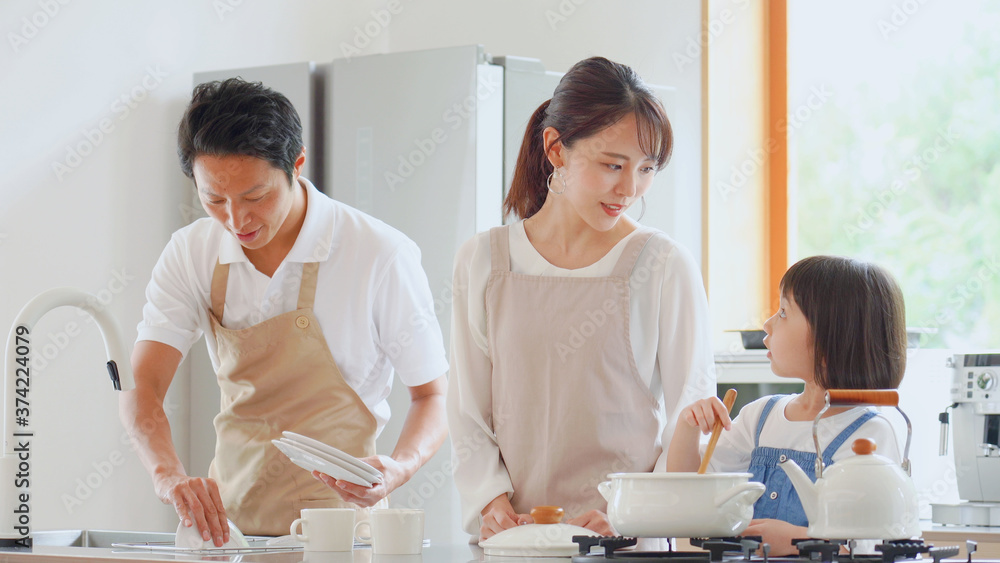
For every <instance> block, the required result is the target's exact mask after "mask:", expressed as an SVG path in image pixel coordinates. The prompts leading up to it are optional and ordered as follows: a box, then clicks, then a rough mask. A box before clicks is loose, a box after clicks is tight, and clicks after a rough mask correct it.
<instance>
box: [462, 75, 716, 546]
mask: <svg viewBox="0 0 1000 563" xmlns="http://www.w3.org/2000/svg"><path fill="white" fill-rule="evenodd" d="M672 146H673V140H672V135H671V132H670V122H669V121H668V120H667V116H666V114H665V113H664V111H663V107H662V106H661V105H660V102H659V101H658V100H657V99H656V97H655V96H654V95H653V93H652V91H651V90H650V89H649V88H648V87H647V86H646V85H645V84H644V83H643V82H642V80H641V79H640V78H639V76H638V75H637V74H636V73H635V72H634V71H633V70H632V69H630V68H629V67H627V66H625V65H622V64H619V63H615V62H613V61H609V60H607V59H605V58H601V57H593V58H590V59H586V60H584V61H580V62H579V63H577V64H576V65H574V66H573V67H572V68H571V69H570V70H569V71H568V72H567V73H566V74H565V75H564V76H563V78H562V80H560V82H559V86H557V87H556V89H555V91H554V92H553V94H552V99H551V100H549V101H546V102H545V103H543V104H542V105H541V106H540V107H539V108H538V109H537V110H535V113H534V115H532V117H531V120H530V121H529V123H528V127H527V130H526V131H525V136H524V141H523V143H522V145H521V150H520V153H519V155H518V158H517V165H516V166H515V170H514V178H513V181H512V183H511V186H510V190H509V191H508V192H507V199H506V202H505V205H504V210H505V212H506V213H508V214H510V215H514V216H515V217H517V218H519V219H522V220H519V221H513V222H511V223H510V224H508V225H506V226H504V227H498V228H496V229H493V230H491V231H488V232H483V233H480V234H478V235H476V236H475V237H474V238H472V239H470V240H469V241H468V242H466V243H465V244H464V245H463V246H462V248H461V249H460V250H459V251H458V255H457V256H456V258H455V277H454V285H453V287H454V303H453V306H452V325H451V326H452V333H451V337H452V344H451V374H450V384H449V386H450V389H449V391H448V425H449V429H450V434H451V439H452V443H453V445H454V452H455V460H456V466H455V470H454V477H455V485H456V487H457V488H458V491H459V493H460V494H461V497H462V512H463V525H464V528H465V529H466V531H468V532H469V533H471V534H478V535H479V536H480V537H482V538H488V537H490V536H492V535H493V534H495V533H498V532H500V531H503V530H505V529H508V528H512V527H514V526H516V525H518V524H519V523H526V522H531V516H530V511H531V508H532V507H533V506H538V505H557V506H561V507H563V509H564V510H565V513H566V518H567V521H568V522H569V523H571V524H576V525H579V526H583V527H586V528H588V529H590V530H592V531H594V532H595V533H598V534H614V533H615V532H614V530H613V529H612V528H611V526H610V524H609V523H608V520H607V515H606V514H605V510H606V507H607V502H606V501H605V500H604V499H603V498H602V497H601V496H600V494H599V493H598V492H597V484H598V483H600V482H601V481H604V480H606V479H607V474H608V473H614V472H618V471H623V472H631V471H642V472H649V471H652V470H653V469H654V467H660V468H663V467H664V466H665V462H666V460H665V459H664V458H665V456H663V455H662V449H664V448H665V447H666V444H667V443H669V441H670V436H671V432H672V430H673V426H674V421H675V420H676V417H677V413H678V411H679V410H680V409H681V407H682V406H683V405H686V404H687V403H689V402H691V401H692V400H694V399H697V398H699V397H704V396H707V395H709V394H710V393H712V394H714V392H715V378H714V372H713V371H712V350H711V333H710V331H709V328H708V318H709V313H708V302H707V300H706V298H705V291H704V289H703V286H702V280H701V276H700V273H699V271H698V266H697V264H696V263H695V261H694V259H693V258H692V256H691V254H690V253H689V252H687V251H686V250H685V249H684V248H682V247H681V246H680V245H678V244H677V243H676V242H675V241H674V240H672V239H671V238H670V237H668V236H667V235H666V234H664V233H662V232H660V231H657V230H656V229H652V228H649V227H644V226H642V225H640V224H638V223H636V222H635V221H633V220H632V219H630V218H629V217H628V216H627V215H625V211H626V210H627V209H628V208H629V207H631V206H632V205H635V204H638V205H639V206H640V207H641V206H642V205H643V204H642V201H643V200H642V197H643V195H644V194H645V193H646V192H647V191H648V190H649V189H650V187H651V185H652V181H653V175H654V174H655V173H656V171H657V170H659V169H661V168H663V167H664V166H665V165H666V163H667V160H668V158H669V156H670V151H671V147H672ZM682 397H683V398H682Z"/></svg>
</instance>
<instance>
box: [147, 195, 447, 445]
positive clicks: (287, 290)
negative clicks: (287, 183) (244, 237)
mask: <svg viewBox="0 0 1000 563" xmlns="http://www.w3.org/2000/svg"><path fill="white" fill-rule="evenodd" d="M300 182H301V184H302V185H303V187H305V189H306V194H307V196H306V197H307V199H306V202H307V203H306V216H305V220H304V222H303V224H302V230H301V231H300V232H299V236H298V238H297V239H296V241H295V245H294V246H293V247H292V249H291V251H289V253H288V256H287V257H286V258H285V260H284V261H283V262H282V263H281V265H280V266H279V267H278V269H277V270H276V271H275V273H274V276H273V277H270V278H269V277H267V276H265V275H264V274H262V273H260V272H259V271H257V269H256V268H254V266H253V265H252V264H251V263H250V261H249V260H248V259H247V257H246V255H245V254H244V253H243V247H242V246H240V243H239V241H237V240H236V238H235V237H233V235H231V234H230V233H228V232H227V231H226V230H225V228H223V226H222V225H221V224H219V223H218V222H217V221H216V220H214V219H211V218H203V219H199V220H197V221H195V222H193V223H192V224H190V225H188V226H187V227H184V228H182V229H180V230H178V231H177V232H175V233H174V234H173V236H172V237H171V239H170V242H169V243H168V244H167V247H166V248H165V249H164V250H163V254H161V255H160V259H159V261H158V262H157V264H156V267H155V268H154V269H153V274H152V279H151V280H150V282H149V286H147V288H146V300H147V302H146V305H145V307H143V311H142V316H143V319H142V322H140V323H139V336H138V338H137V340H140V341H141V340H153V341H157V342H162V343H164V344H167V345H169V346H172V347H174V348H176V349H177V350H179V351H180V352H181V353H182V354H184V355H186V354H187V352H188V351H189V350H190V349H191V346H192V345H193V344H194V343H195V342H196V341H197V340H198V339H199V338H200V337H201V336H202V334H203V333H204V334H205V335H206V338H205V340H206V341H207V342H208V351H209V355H210V356H211V359H212V365H213V366H214V367H215V369H218V367H219V359H218V355H217V350H216V342H215V337H214V336H213V335H212V328H211V324H210V322H209V308H210V299H211V298H210V293H211V284H212V272H213V270H214V268H215V264H216V261H217V260H218V261H221V262H222V263H229V264H231V266H230V271H229V289H228V291H227V294H226V306H225V311H224V313H223V319H222V325H223V326H225V327H226V328H230V329H242V328H247V327H250V326H253V325H255V324H258V323H261V322H263V321H264V320H266V319H269V318H271V317H275V316H277V315H280V314H282V313H286V312H288V311H292V310H294V309H295V308H296V305H297V302H298V294H299V281H300V279H301V276H302V265H303V263H305V262H319V263H320V266H319V273H318V278H317V287H316V302H315V305H314V312H315V314H316V317H317V319H318V320H319V324H320V327H321V328H322V330H323V335H324V336H325V337H326V342H327V345H328V346H329V348H330V352H331V353H332V354H333V359H334V360H335V361H336V362H337V366H339V367H340V371H341V372H342V373H343V375H344V378H345V379H346V380H347V383H348V385H350V386H351V388H353V389H354V390H355V392H356V393H357V394H358V395H359V396H360V397H361V399H362V400H363V401H364V403H365V405H367V406H368V409H369V410H370V411H372V413H373V414H374V415H375V418H376V420H377V421H378V431H379V432H381V430H382V427H383V426H384V425H385V422H386V421H387V420H388V418H389V405H388V403H387V402H386V400H385V399H386V397H388V396H389V391H390V390H391V388H392V374H393V369H395V372H396V373H398V374H399V378H400V381H402V382H403V384H405V385H407V386H411V387H412V386H415V385H422V384H424V383H428V382H430V381H431V380H433V379H435V378H437V377H439V376H441V375H443V374H444V373H445V372H446V371H447V369H448V362H447V359H446V358H445V353H444V343H443V341H442V337H441V328H440V326H439V325H438V322H437V317H436V316H435V315H434V303H433V298H432V296H431V291H430V287H429V286H428V283H427V275H426V274H425V273H424V270H423V268H422V267H421V266H420V249H419V248H418V247H417V245H416V244H415V243H414V242H413V241H411V240H410V239H409V238H407V237H406V236H405V235H403V234H402V233H400V232H399V231H397V230H396V229H393V228H392V227H390V226H388V225H386V224H385V223H383V222H382V221H379V220H378V219H375V218H373V217H371V216H369V215H366V214H365V213H362V212H361V211H358V210H356V209H354V208H352V207H350V206H347V205H344V204H342V203H340V202H337V201H335V200H333V199H330V198H329V197H328V196H326V195H325V194H323V193H321V192H320V191H319V190H317V189H316V188H315V187H314V186H313V185H312V183H311V182H309V181H308V180H306V179H305V178H300ZM207 375H208V374H199V376H207Z"/></svg>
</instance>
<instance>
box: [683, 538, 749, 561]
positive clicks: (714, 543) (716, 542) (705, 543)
mask: <svg viewBox="0 0 1000 563" xmlns="http://www.w3.org/2000/svg"><path fill="white" fill-rule="evenodd" d="M763 541H764V539H763V538H762V537H760V536H737V537H730V538H691V540H690V542H691V545H693V546H694V547H700V548H702V549H704V550H706V551H708V553H709V555H710V558H711V560H712V561H722V559H723V557H725V555H726V554H727V553H733V552H737V553H739V552H742V553H743V558H744V559H746V560H747V561H749V560H750V557H751V556H752V555H753V554H754V553H756V551H757V549H758V548H760V544H761V543H762V542H763Z"/></svg>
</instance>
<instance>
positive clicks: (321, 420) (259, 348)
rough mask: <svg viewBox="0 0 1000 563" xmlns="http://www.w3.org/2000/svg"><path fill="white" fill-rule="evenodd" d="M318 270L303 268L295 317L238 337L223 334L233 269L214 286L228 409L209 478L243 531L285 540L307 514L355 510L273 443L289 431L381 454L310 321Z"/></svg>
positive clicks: (369, 423) (221, 271)
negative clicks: (334, 509)
mask: <svg viewBox="0 0 1000 563" xmlns="http://www.w3.org/2000/svg"><path fill="white" fill-rule="evenodd" d="M318 269H319V263H317V262H307V263H305V264H304V265H303V270H302V282H301V287H300V288H299V299H298V309H297V310H295V311H290V312H287V313H283V314H281V315H278V316H276V317H273V318H271V319H268V320H266V321H264V322H262V323H260V324H257V325H254V326H252V327H249V328H245V329H242V330H230V329H227V328H225V327H223V326H222V314H223V311H224V308H225V303H226V289H227V283H228V279H229V264H216V266H215V272H214V274H213V276H212V294H211V298H212V310H211V311H210V313H211V314H210V315H209V317H210V318H211V319H212V331H213V333H214V334H215V339H216V342H217V343H218V355H219V370H218V373H217V375H218V379H219V387H221V389H222V401H221V402H222V405H221V406H222V409H221V412H220V413H219V415H218V416H216V417H215V431H216V434H217V441H216V446H215V459H213V460H212V465H211V467H210V468H209V476H210V477H211V478H213V479H215V480H216V482H217V483H218V484H219V491H220V493H221V495H222V502H223V505H224V506H225V507H226V513H227V515H229V517H230V518H231V519H232V520H233V521H234V522H235V523H236V525H237V526H238V527H239V528H240V530H241V531H243V532H245V533H248V534H258V535H270V536H277V535H285V534H287V533H288V527H289V525H291V523H292V520H294V519H296V518H298V517H299V511H300V510H301V509H302V508H320V507H355V505H353V504H348V503H345V502H344V501H343V500H342V499H341V498H340V496H339V495H337V493H336V492H335V491H333V490H332V489H330V488H329V487H327V486H326V485H324V484H323V483H321V482H320V481H318V480H316V479H314V478H313V477H312V475H311V474H310V473H309V472H308V471H306V470H304V469H302V468H300V467H298V466H297V465H294V464H293V463H292V462H291V461H290V460H289V459H288V458H287V457H285V455H284V454H282V453H281V452H280V451H278V449H277V448H275V447H274V445H273V444H272V443H271V440H272V439H277V438H279V437H281V432H282V431H284V430H291V431H293V432H298V433H299V434H302V435H304V436H308V437H310V438H315V439H317V440H319V441H321V442H324V443H326V444H329V445H331V446H333V447H335V448H338V449H340V450H343V451H345V452H347V453H349V454H351V455H353V456H356V457H366V456H370V455H374V454H375V431H376V422H375V417H374V416H373V415H372V413H371V412H370V411H369V410H368V408H367V407H366V406H365V404H364V402H362V400H361V398H360V397H359V396H358V394H357V393H355V392H354V390H353V389H351V387H350V386H349V385H348V384H347V382H346V381H344V377H343V376H342V375H341V373H340V369H338V368H337V364H336V363H335V362H334V360H333V355H332V354H331V353H330V348H329V347H328V346H327V344H326V339H325V338H324V336H323V332H322V331H321V330H320V326H319V322H318V321H317V319H316V315H315V314H314V313H313V310H312V306H313V300H314V297H315V295H316V272H317V270H318Z"/></svg>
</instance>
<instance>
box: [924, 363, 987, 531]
mask: <svg viewBox="0 0 1000 563" xmlns="http://www.w3.org/2000/svg"><path fill="white" fill-rule="evenodd" d="M951 367H952V368H953V375H952V383H951V400H952V405H951V406H949V407H948V409H946V410H945V412H943V413H941V415H940V420H941V447H940V452H939V453H940V454H941V455H945V453H946V452H947V449H948V424H949V413H948V411H949V410H950V411H951V413H950V419H951V420H950V423H951V426H952V433H951V434H952V436H953V442H954V444H953V448H952V451H953V452H954V455H955V477H956V480H957V481H958V496H959V497H960V498H961V499H962V501H963V502H960V503H958V504H932V505H931V520H933V521H934V523H936V524H955V525H964V526H1000V353H984V354H956V355H955V356H953V357H952V359H951Z"/></svg>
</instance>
